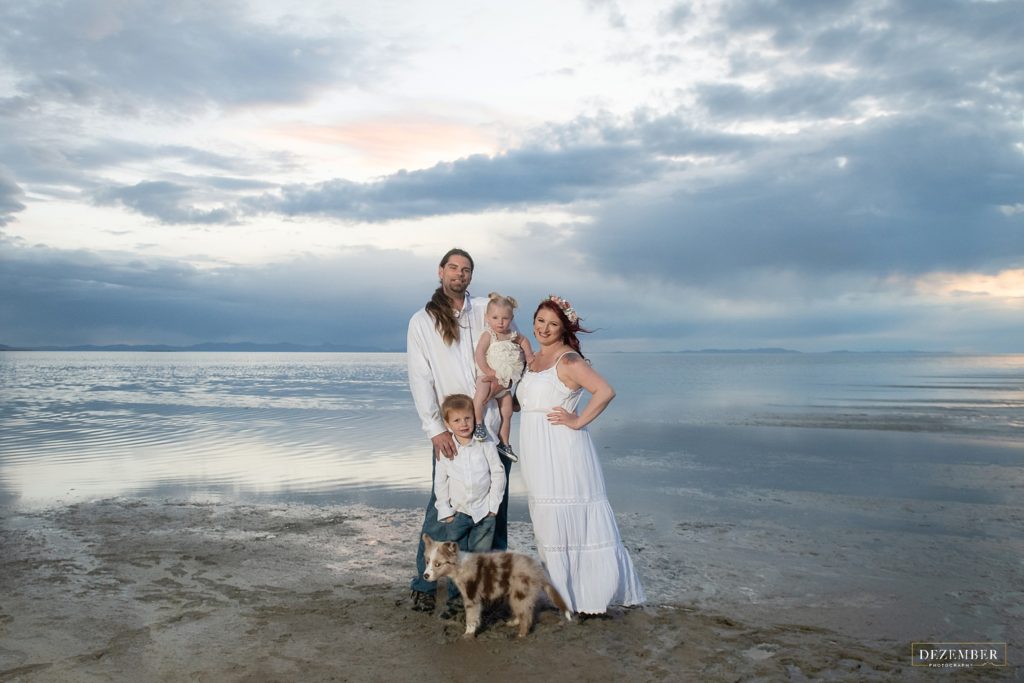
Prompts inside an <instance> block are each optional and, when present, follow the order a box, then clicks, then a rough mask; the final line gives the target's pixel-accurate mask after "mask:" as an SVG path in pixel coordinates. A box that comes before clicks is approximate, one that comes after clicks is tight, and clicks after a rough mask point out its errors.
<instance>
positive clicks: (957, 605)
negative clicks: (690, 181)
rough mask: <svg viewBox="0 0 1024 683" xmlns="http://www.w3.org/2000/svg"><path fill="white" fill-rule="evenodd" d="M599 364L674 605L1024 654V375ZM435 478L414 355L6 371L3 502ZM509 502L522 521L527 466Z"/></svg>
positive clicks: (635, 536) (959, 369)
mask: <svg viewBox="0 0 1024 683" xmlns="http://www.w3.org/2000/svg"><path fill="white" fill-rule="evenodd" d="M592 361H593V363H594V365H595V367H596V368H597V369H599V370H600V371H601V372H602V373H603V374H604V375H605V376H606V377H608V379H609V380H610V381H611V383H612V384H613V385H614V386H615V388H616V390H617V394H618V395H617V398H616V400H615V402H614V403H613V404H612V405H611V406H610V407H609V409H608V410H607V411H606V412H605V413H604V414H603V415H602V416H601V418H600V419H599V420H598V421H597V422H596V423H595V424H594V425H593V428H592V431H593V435H594V439H595V442H596V444H597V447H598V451H599V453H600V454H601V457H602V464H603V467H604V472H605V477H606V480H607V484H608V492H609V497H610V499H611V501H612V504H613V506H614V508H615V510H616V513H617V514H618V516H619V518H620V523H621V524H622V530H623V538H624V541H625V542H626V545H627V547H629V549H630V552H631V554H633V555H634V558H635V561H636V563H637V565H638V568H639V569H640V570H641V576H642V577H643V576H646V577H648V583H650V584H651V586H652V588H656V594H657V595H660V596H662V598H664V599H667V600H668V601H669V602H672V603H677V604H686V605H694V606H697V607H702V608H709V609H714V610H724V611H727V612H728V613H730V614H736V615H742V616H745V617H748V618H752V619H758V618H764V619H766V620H770V621H778V620H780V619H784V620H791V621H792V623H803V624H817V625H822V626H826V627H828V628H836V629H839V630H842V631H846V632H848V633H854V634H858V635H860V636H863V637H865V638H885V637H891V638H906V639H913V638H921V637H938V636H939V635H941V636H943V637H946V638H948V639H953V640H972V639H973V640H978V641H987V640H1006V639H1011V640H1012V639H1014V638H1018V639H1019V638H1020V637H1022V636H1021V633H1020V630H1019V628H1018V627H1017V626H1016V624H1019V623H1021V618H1022V617H1024V611H1022V608H1021V607H1020V606H1021V605H1024V593H1022V592H1021V591H1020V588H1019V587H1020V586H1021V585H1024V565H1022V564H1021V562H1020V557H1022V556H1024V502H1022V501H1024V497H1022V495H1021V494H1022V492H1024V467H1022V465H1024V429H1022V428H1024V356H955V355H924V354H891V355H890V354H799V355H775V354H765V355H758V354H751V355H748V354H716V355H712V354H594V355H593V357H592ZM515 441H516V439H515V429H513V443H514V444H515ZM429 457H430V455H429V443H428V441H427V439H426V437H425V436H424V435H423V434H422V433H421V432H420V431H419V423H418V419H417V418H416V416H415V413H414V411H413V407H412V401H411V398H410V395H409V392H408V387H407V382H406V376H405V358H404V356H403V355H402V354H243V353H70V352H46V353H43V352H3V353H0V504H7V505H10V506H13V507H21V508H31V507H41V506H50V505H54V504H61V503H70V502H75V501H80V500H90V499H97V498H106V497H113V496H126V497H142V498H160V499H175V500H180V499H191V500H220V501H225V502H232V501H244V502H259V501H266V502H293V503H317V504H328V503H352V502H362V503H369V504H371V505H376V506H385V507H397V508H419V507H420V506H422V505H423V504H424V503H425V501H426V497H427V492H428V488H429V486H430V482H429V477H430V466H429ZM511 487H512V494H513V500H512V505H511V513H510V514H511V517H512V518H513V519H514V520H519V521H525V520H527V519H528V514H527V509H526V501H525V496H524V490H523V486H522V481H521V479H520V478H519V476H518V473H517V470H516V469H515V468H513V476H512V480H511ZM410 548H411V541H410ZM410 553H411V550H410ZM659 599H661V598H659ZM1015 629H1016V630H1015Z"/></svg>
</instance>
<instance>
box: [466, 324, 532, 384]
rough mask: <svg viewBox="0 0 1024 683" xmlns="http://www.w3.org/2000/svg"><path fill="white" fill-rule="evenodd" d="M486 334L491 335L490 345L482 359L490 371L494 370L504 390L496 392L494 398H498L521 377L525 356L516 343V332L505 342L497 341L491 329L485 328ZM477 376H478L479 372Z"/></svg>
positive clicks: (517, 335) (517, 334)
mask: <svg viewBox="0 0 1024 683" xmlns="http://www.w3.org/2000/svg"><path fill="white" fill-rule="evenodd" d="M487 333H490V335H491V345H490V346H488V347H487V353H486V355H485V356H484V357H485V358H486V359H487V364H488V365H489V366H491V370H494V374H495V375H496V376H497V378H498V381H499V382H501V384H502V386H504V387H505V389H504V390H502V391H500V392H498V394H497V395H496V396H495V398H500V397H502V396H504V395H505V394H507V393H508V390H509V387H511V386H512V382H514V381H516V380H518V379H519V378H520V377H522V376H523V368H525V367H526V356H525V354H524V353H523V349H522V347H521V346H519V344H518V343H517V340H518V339H519V333H518V332H512V336H511V337H509V338H508V339H505V340H499V339H498V335H497V333H495V331H494V330H492V329H491V328H487V330H486V331H485V332H484V334H487ZM477 374H480V373H479V370H478V372H477Z"/></svg>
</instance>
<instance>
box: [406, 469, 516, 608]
mask: <svg viewBox="0 0 1024 683" xmlns="http://www.w3.org/2000/svg"><path fill="white" fill-rule="evenodd" d="M501 464H502V465H504V466H505V493H504V495H503V496H502V497H501V506H499V507H498V516H497V517H493V518H492V519H493V520H494V541H493V542H492V543H491V548H490V549H491V550H507V549H508V478H509V476H508V475H509V472H510V471H511V469H512V461H510V460H508V459H507V458H505V457H504V456H501ZM436 467H437V460H436V459H435V458H434V455H433V454H431V456H430V481H431V486H430V500H428V501H427V510H426V513H425V514H424V515H423V528H422V529H420V535H419V543H418V545H417V547H416V576H414V577H413V578H412V581H411V582H410V584H409V585H410V587H411V588H412V589H413V590H414V591H418V592H420V593H433V592H434V591H436V590H437V582H436V581H427V580H426V579H424V578H423V572H425V571H426V570H427V561H426V560H425V559H424V557H423V534H427V535H428V536H430V537H431V538H432V539H434V540H435V541H439V540H448V533H449V530H448V527H449V526H450V525H449V524H445V523H444V522H439V521H438V519H437V506H436V503H437V498H436V497H435V496H434V486H433V481H434V470H435V469H436ZM470 521H472V520H470ZM452 524H455V522H452ZM474 552H477V551H474ZM448 594H449V597H453V596H455V595H457V594H458V591H457V590H456V589H455V582H454V581H449V582H448Z"/></svg>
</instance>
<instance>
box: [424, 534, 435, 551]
mask: <svg viewBox="0 0 1024 683" xmlns="http://www.w3.org/2000/svg"><path fill="white" fill-rule="evenodd" d="M433 542H434V539H432V538H431V537H430V536H428V535H427V534H423V545H425V546H427V547H428V548H429V547H430V545H431V544H433Z"/></svg>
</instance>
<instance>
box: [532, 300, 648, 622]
mask: <svg viewBox="0 0 1024 683" xmlns="http://www.w3.org/2000/svg"><path fill="white" fill-rule="evenodd" d="M585 331H586V330H583V329H582V328H581V327H580V324H579V315H577V313H576V311H575V309H573V307H572V306H571V305H570V304H569V302H568V301H565V300H564V299H560V298H559V297H556V296H554V295H552V296H550V297H548V298H547V299H545V300H544V301H542V302H541V303H540V306H538V307H537V311H536V313H535V314H534V317H533V334H534V336H535V337H536V338H537V342H538V343H539V344H540V350H539V351H538V352H537V354H536V355H535V356H534V358H533V361H532V362H531V363H530V364H529V366H528V368H527V372H526V374H525V375H523V379H522V380H521V381H520V383H519V389H518V392H517V396H518V398H519V403H520V405H521V406H522V411H521V413H520V432H519V448H520V453H519V458H520V468H521V471H522V473H523V479H524V480H525V482H526V488H527V492H528V495H529V506H530V519H531V521H532V522H533V533H534V537H535V538H536V541H537V551H538V553H539V554H540V557H541V560H542V561H543V562H544V564H545V566H546V567H547V570H548V573H549V574H550V575H551V582H552V583H553V584H554V585H555V587H556V588H558V591H559V593H561V594H562V597H564V598H565V600H566V601H567V602H568V604H569V607H570V609H572V611H574V612H578V613H583V614H603V613H605V612H606V611H607V609H608V606H609V605H613V604H614V605H638V604H641V603H643V602H644V600H645V598H644V590H643V587H642V586H641V585H640V579H639V578H638V577H637V575H636V572H635V571H634V569H633V563H632V561H631V560H630V558H629V553H628V552H627V551H626V548H625V547H624V546H623V545H622V539H621V538H620V537H619V529H618V526H617V525H616V523H615V514H614V513H613V512H612V508H611V505H610V504H609V503H608V497H607V495H606V493H605V487H604V475H603V474H602V472H601V464H600V462H599V461H598V459H597V452H596V451H595V450H594V443H593V441H592V440H591V438H590V432H589V431H587V429H586V426H587V425H588V424H590V423H591V422H593V421H594V419H595V418H596V417H597V416H598V415H600V414H601V412H602V411H604V409H605V408H606V407H607V406H608V403H609V402H610V401H611V400H612V399H613V398H614V397H615V391H614V390H613V389H612V387H611V386H610V385H609V384H608V382H607V381H605V379H604V378H603V377H601V375H599V374H598V373H597V372H596V371H595V370H594V369H593V368H592V367H591V366H590V363H589V362H588V361H586V360H585V359H584V357H583V353H582V352H581V351H580V343H579V339H578V338H577V337H576V334H577V333H578V332H585ZM584 389H586V390H587V391H589V392H590V393H591V399H590V402H589V403H588V404H587V406H586V408H585V409H584V410H583V412H582V413H579V414H577V412H576V407H577V405H578V404H579V400H580V396H581V395H582V393H583V390H584Z"/></svg>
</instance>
